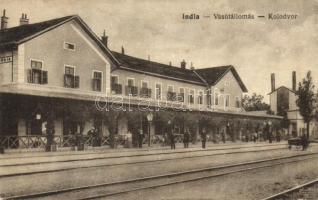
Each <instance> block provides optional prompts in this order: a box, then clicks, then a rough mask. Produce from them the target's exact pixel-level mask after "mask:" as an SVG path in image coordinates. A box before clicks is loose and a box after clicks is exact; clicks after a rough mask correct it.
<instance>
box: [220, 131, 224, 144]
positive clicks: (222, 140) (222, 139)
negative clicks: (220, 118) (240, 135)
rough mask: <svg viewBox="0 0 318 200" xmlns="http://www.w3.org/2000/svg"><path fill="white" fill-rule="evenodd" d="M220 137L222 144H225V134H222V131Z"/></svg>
mask: <svg viewBox="0 0 318 200" xmlns="http://www.w3.org/2000/svg"><path fill="white" fill-rule="evenodd" d="M221 135H222V142H223V143H225V133H224V131H223V130H222V133H221Z"/></svg>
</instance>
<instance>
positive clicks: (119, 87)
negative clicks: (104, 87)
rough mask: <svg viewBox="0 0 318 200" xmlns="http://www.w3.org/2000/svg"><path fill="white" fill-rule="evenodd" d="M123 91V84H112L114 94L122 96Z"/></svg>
mask: <svg viewBox="0 0 318 200" xmlns="http://www.w3.org/2000/svg"><path fill="white" fill-rule="evenodd" d="M122 93H123V89H122V85H121V84H117V83H113V84H112V94H122Z"/></svg>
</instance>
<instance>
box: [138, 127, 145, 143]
mask: <svg viewBox="0 0 318 200" xmlns="http://www.w3.org/2000/svg"><path fill="white" fill-rule="evenodd" d="M143 140H144V134H143V131H142V129H140V130H139V134H138V146H139V148H142V143H143Z"/></svg>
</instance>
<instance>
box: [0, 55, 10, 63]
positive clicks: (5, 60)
mask: <svg viewBox="0 0 318 200" xmlns="http://www.w3.org/2000/svg"><path fill="white" fill-rule="evenodd" d="M8 62H12V56H4V57H0V64H2V63H8Z"/></svg>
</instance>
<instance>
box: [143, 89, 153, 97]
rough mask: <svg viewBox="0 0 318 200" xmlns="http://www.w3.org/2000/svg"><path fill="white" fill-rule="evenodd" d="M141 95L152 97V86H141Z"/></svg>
mask: <svg viewBox="0 0 318 200" xmlns="http://www.w3.org/2000/svg"><path fill="white" fill-rule="evenodd" d="M140 97H143V98H151V89H150V88H140Z"/></svg>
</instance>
